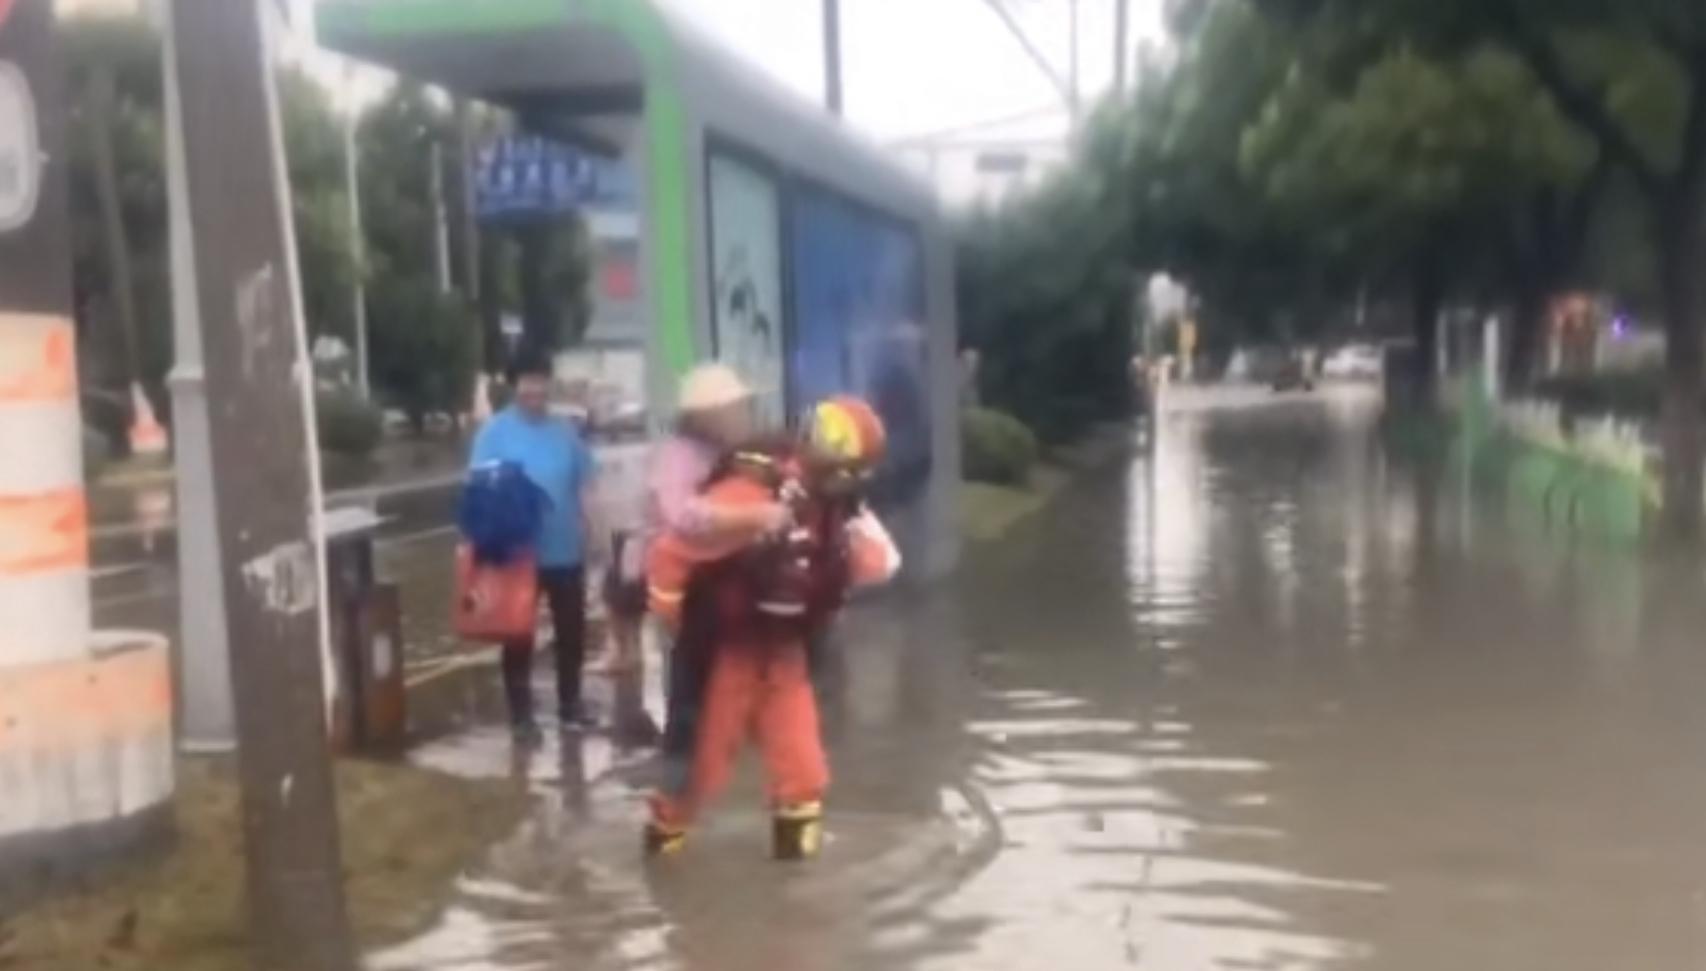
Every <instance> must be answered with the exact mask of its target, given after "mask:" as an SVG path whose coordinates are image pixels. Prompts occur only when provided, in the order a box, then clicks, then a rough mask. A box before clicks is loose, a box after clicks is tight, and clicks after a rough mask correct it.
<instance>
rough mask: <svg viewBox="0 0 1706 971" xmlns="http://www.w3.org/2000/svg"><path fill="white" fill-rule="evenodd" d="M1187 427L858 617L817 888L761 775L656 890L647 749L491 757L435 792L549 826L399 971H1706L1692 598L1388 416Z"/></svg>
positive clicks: (1704, 677) (840, 702)
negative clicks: (1506, 512)
mask: <svg viewBox="0 0 1706 971" xmlns="http://www.w3.org/2000/svg"><path fill="white" fill-rule="evenodd" d="M1180 404H1181V407H1180V409H1179V410H1177V411H1175V412H1174V413H1173V414H1170V415H1168V416H1166V417H1165V418H1164V419H1163V420H1162V421H1161V422H1159V423H1158V425H1157V427H1156V428H1155V429H1154V432H1153V435H1152V436H1150V437H1149V438H1147V439H1146V446H1145V448H1144V449H1142V450H1141V451H1140V453H1139V454H1138V455H1136V456H1135V458H1134V460H1133V461H1132V462H1131V463H1130V464H1129V466H1127V467H1125V468H1122V469H1121V470H1119V471H1118V472H1117V473H1115V474H1109V475H1106V476H1100V477H1091V478H1090V479H1089V480H1087V481H1086V482H1084V483H1082V484H1081V485H1079V486H1076V487H1074V489H1073V490H1072V491H1070V492H1069V494H1068V495H1067V496H1066V497H1065V498H1064V499H1063V500H1062V501H1061V503H1060V504H1059V505H1058V507H1057V508H1056V509H1055V510H1053V511H1051V512H1050V513H1048V514H1045V515H1044V516H1043V517H1041V518H1039V519H1037V520H1035V521H1033V522H1032V523H1030V524H1028V525H1027V526H1024V527H1022V528H1021V530H1020V531H1019V533H1018V534H1017V535H1016V536H1014V537H1013V538H1012V539H1011V540H1010V541H1009V542H1006V543H1004V544H1003V545H1001V546H1000V547H993V548H984V549H978V550H976V551H974V555H973V556H972V557H970V562H969V563H968V566H967V569H966V570H965V571H964V575H963V576H962V577H961V578H960V579H959V580H958V581H956V582H955V583H954V584H952V585H950V586H949V587H946V588H941V589H937V590H933V591H929V592H927V593H925V594H921V595H919V596H917V597H915V598H913V599H910V600H906V601H903V602H901V603H900V604H898V605H894V604H890V605H888V606H885V607H884V608H882V609H878V610H872V611H866V612H861V613H860V614H859V615H858V616H857V617H855V618H854V619H853V621H852V625H851V629H850V630H849V631H848V636H847V637H846V639H845V640H846V648H847V650H846V651H845V653H843V654H841V655H840V656H839V659H838V663H837V664H836V665H835V666H834V667H833V669H832V670H833V671H834V676H833V677H832V678H830V680H829V683H828V684H827V685H826V686H825V694H826V706H827V708H828V710H829V711H830V712H832V713H833V717H832V718H831V719H830V723H831V729H830V734H831V737H832V740H833V743H834V747H835V752H836V769H837V773H838V779H837V789H836V793H835V797H834V800H833V806H834V810H835V811H834V814H833V816H832V822H831V830H832V831H831V842H830V849H829V854H828V857H827V858H826V859H825V860H824V861H822V863H821V864H819V865H816V866H812V867H808V868H805V869H797V870H796V869H782V868H777V867H774V866H772V865H770V864H769V863H767V862H765V861H764V860H763V859H762V847H763V840H764V826H765V822H764V819H763V816H762V814H761V812H760V811H759V809H758V808H757V801H758V800H757V793H758V787H757V785H756V783H755V782H754V781H752V780H748V782H747V783H746V784H745V786H744V787H743V788H742V789H741V790H740V791H739V792H737V793H735V794H734V795H732V796H731V797H730V798H729V799H728V800H726V801H725V804H724V806H723V807H722V811H721V812H720V813H719V814H718V815H717V816H716V817H715V818H714V820H713V822H712V824H711V825H710V827H709V828H708V829H707V831H706V832H705V833H703V834H700V835H699V837H698V839H697V841H696V843H695V845H694V847H693V849H692V851H691V853H690V854H689V855H688V857H687V858H684V859H682V860H680V861H675V862H674V863H673V864H672V865H670V866H667V867H662V868H658V867H647V866H645V865H643V864H642V863H641V862H640V860H639V859H638V855H637V853H636V852H635V845H634V830H635V827H636V826H637V823H638V820H639V818H640V808H639V803H638V797H637V792H638V788H639V781H638V780H639V779H641V778H643V767H642V766H640V765H639V764H637V763H635V762H634V758H635V756H634V755H633V754H632V753H627V752H623V751H622V750H620V749H619V748H618V747H616V746H614V745H613V744H611V743H610V742H608V741H607V740H604V739H602V738H601V737H599V736H596V735H595V736H587V737H584V738H583V737H580V736H565V738H564V739H562V740H559V741H557V742H554V743H553V744H552V745H551V746H548V747H547V748H546V749H545V750H544V751H542V752H541V753H539V754H538V755H537V756H536V757H535V758H533V759H531V760H523V761H521V762H518V763H515V764H513V765H512V764H511V763H510V762H509V761H508V755H507V748H506V746H505V742H504V739H503V737H502V736H501V734H499V733H496V732H494V733H491V734H490V735H489V736H488V735H481V734H479V733H475V734H473V735H465V736H459V737H458V738H456V739H453V740H451V741H448V742H446V743H444V744H442V745H440V746H437V747H435V748H433V749H429V750H428V751H427V752H425V753H423V756H422V758H423V760H424V761H427V762H428V763H429V764H433V765H437V766H440V767H443V768H446V769H449V770H452V771H462V772H488V773H494V772H495V773H502V772H505V771H513V772H514V773H515V777H516V778H517V780H518V784H521V785H526V786H528V787H530V788H531V790H532V791H533V792H535V793H536V796H537V798H538V805H539V809H538V811H537V812H536V813H535V814H534V816H533V817H532V818H531V819H530V820H529V822H528V824H527V826H526V827H525V828H524V829H523V831H522V832H520V833H518V834H517V835H516V836H515V837H514V838H513V839H512V840H510V841H507V842H506V843H505V844H503V845H501V846H499V847H497V848H496V849H495V850H494V852H493V854H492V858H491V860H490V861H489V862H488V864H487V865H486V866H484V867H482V868H481V870H480V871H479V872H478V873H477V874H474V875H471V876H470V878H469V879H468V880H467V881H465V883H464V884H463V886H462V887H461V888H460V890H459V893H458V896H457V902H456V904H455V906H454V907H453V909H452V910H451V911H450V913H449V914H447V915H446V917H445V918H444V919H443V921H441V923H440V925H439V926H438V927H437V928H436V929H435V930H434V931H433V932H432V933H431V934H429V935H427V936H426V937H424V938H423V939H422V940H420V941H416V942H413V943H411V944H410V945H408V946H406V947H404V948H401V949H398V950H395V951H392V952H389V953H387V954H384V955H380V956H379V957H378V959H377V960H376V962H375V966H376V967H379V968H385V969H398V971H407V969H428V968H431V969H451V968H466V969H476V968H477V969H487V968H533V967H540V968H544V967H553V968H555V967H565V966H574V967H578V968H591V969H603V968H682V969H692V971H721V969H731V971H732V969H741V971H746V969H754V968H781V967H788V968H790V969H796V968H804V969H816V968H860V969H885V968H896V969H898V968H926V969H931V968H941V969H949V968H952V969H962V968H979V969H982V968H988V969H996V971H999V969H1033V968H1055V967H1062V968H1068V967H1070V968H1084V969H1100V968H1115V967H1120V968H1140V969H1157V971H1160V969H1168V971H1173V969H1196V968H1229V969H1276V971H1277V969H1287V971H1306V969H1331V968H1340V967H1354V968H1378V969H1399V971H1410V969H1415V971H1422V969H1427V971H1436V969H1440V968H1498V969H1501V971H1506V969H1531V968H1532V969H1536V971H1538V969H1543V968H1544V969H1548V971H1550V969H1558V968H1563V969H1576V968H1580V969H1584V971H1585V969H1594V971H1599V969H1602V968H1605V967H1641V968H1685V967H1698V966H1702V965H1703V964H1706V910H1703V909H1702V907H1701V905H1700V901H1701V900H1706V895H1703V894H1706V887H1703V885H1702V881H1703V878H1702V877H1701V876H1700V874H1702V873H1706V714H1703V708H1706V706H1701V705H1700V704H1699V703H1698V699H1699V698H1700V697H1701V696H1702V694H1703V693H1706V664H1703V662H1702V654H1703V653H1706V652H1702V650H1701V647H1700V636H1699V632H1700V631H1701V630H1706V623H1703V622H1706V598H1703V597H1701V596H1700V590H1701V584H1702V578H1701V576H1700V574H1699V572H1698V571H1697V570H1695V569H1693V568H1681V567H1677V566H1675V565H1667V564H1660V563H1655V562H1651V561H1648V560H1646V559H1644V558H1642V557H1641V556H1639V555H1636V554H1633V553H1627V552H1625V553H1617V552H1614V551H1608V550H1600V549H1593V548H1583V547H1579V546H1573V545H1571V544H1568V543H1562V542H1560V541H1559V539H1558V538H1557V537H1553V536H1548V535H1545V534H1544V533H1543V532H1540V531H1537V530H1535V529H1533V528H1531V527H1525V526H1523V525H1522V524H1521V522H1520V520H1506V519H1504V518H1503V517H1501V516H1498V515H1490V514H1489V513H1488V511H1487V508H1486V506H1485V505H1484V504H1483V503H1481V502H1479V501H1477V500H1476V499H1475V498H1474V497H1473V496H1470V495H1468V494H1466V493H1465V492H1464V489H1463V487H1462V480H1461V479H1459V478H1457V477H1455V476H1452V475H1450V474H1446V475H1435V474H1423V473H1422V472H1420V471H1418V470H1416V469H1414V468H1412V467H1410V466H1408V465H1406V464H1405V463H1403V462H1401V461H1399V460H1396V459H1394V458H1393V457H1391V456H1389V455H1387V454H1386V453H1385V452H1384V451H1383V450H1382V448H1381V446H1380V444H1379V440H1378V437H1377V435H1376V434H1375V427H1374V423H1375V419H1376V412H1375V410H1374V408H1373V406H1372V403H1371V402H1370V401H1368V400H1367V399H1360V400H1359V399H1356V398H1353V397H1336V396H1332V395H1327V396H1321V395H1317V396H1314V397H1312V398H1309V399H1296V400H1291V401H1286V402H1283V403H1279V404H1277V405H1276V404H1275V403H1274V402H1272V401H1269V400H1267V399H1266V398H1265V397H1264V398H1263V399H1261V400H1250V401H1245V402H1242V403H1238V402H1232V403H1230V405H1229V403H1228V402H1226V401H1214V400H1212V399H1205V400H1201V401H1192V400H1190V399H1185V400H1183V401H1182V402H1181V403H1180ZM1122 538H1123V542H1122V541H1121V539H1122ZM1110 540H1111V541H1110ZM562 746H572V749H571V748H564V747H562Z"/></svg>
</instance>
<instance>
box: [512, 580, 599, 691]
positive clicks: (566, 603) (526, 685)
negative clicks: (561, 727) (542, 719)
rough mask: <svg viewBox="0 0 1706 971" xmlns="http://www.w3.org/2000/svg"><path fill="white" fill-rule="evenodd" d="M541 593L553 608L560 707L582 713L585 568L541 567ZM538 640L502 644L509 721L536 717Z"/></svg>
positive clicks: (584, 641) (584, 662) (553, 644)
mask: <svg viewBox="0 0 1706 971" xmlns="http://www.w3.org/2000/svg"><path fill="white" fill-rule="evenodd" d="M539 593H540V595H541V596H543V597H544V598H545V602H546V603H548V604H549V605H550V607H551V626H552V628H553V629H554V631H555V636H554V637H553V638H552V641H551V650H552V653H553V654H554V655H555V656H556V662H557V705H558V710H559V712H560V713H561V714H562V715H563V716H571V715H574V714H578V713H579V711H580V706H581V669H582V668H583V667H585V665H586V570H585V568H584V567H579V566H564V567H556V566H546V567H540V568H539ZM533 654H534V645H533V638H531V637H530V638H528V639H526V640H521V641H512V642H510V643H508V644H505V645H504V647H503V678H504V697H505V699H506V700H507V701H508V702H509V717H510V720H511V721H513V722H517V723H523V722H531V721H532V720H533Z"/></svg>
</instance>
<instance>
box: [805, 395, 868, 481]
mask: <svg viewBox="0 0 1706 971" xmlns="http://www.w3.org/2000/svg"><path fill="white" fill-rule="evenodd" d="M802 431H803V432H804V437H805V441H806V446H807V448H808V450H809V451H810V452H811V457H812V458H813V459H815V460H817V461H819V462H826V463H828V464H831V465H837V466H841V467H844V468H852V469H858V470H861V471H869V470H871V469H874V468H876V467H877V465H879V464H880V463H881V462H882V460H883V455H884V454H885V452H886V451H887V448H888V434H887V432H886V431H885V430H884V429H883V420H882V418H881V417H880V416H878V414H877V412H876V409H874V408H872V407H871V406H870V405H868V404H866V403H865V402H864V401H862V400H860V399H858V398H853V397H848V396H837V397H834V398H829V399H827V400H825V401H822V402H819V403H818V404H817V405H816V406H814V407H813V408H812V409H811V411H810V412H809V413H808V414H807V415H806V422H805V427H804V429H802Z"/></svg>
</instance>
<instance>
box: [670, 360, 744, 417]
mask: <svg viewBox="0 0 1706 971" xmlns="http://www.w3.org/2000/svg"><path fill="white" fill-rule="evenodd" d="M752 397H753V394H752V389H751V388H749V387H747V384H746V382H745V381H742V380H741V378H740V375H739V374H736V373H735V370H734V368H731V367H729V366H728V365H726V364H716V363H711V364H701V365H699V366H697V367H695V368H694V369H693V370H691V371H689V372H687V376H686V377H684V378H682V379H681V400H680V403H679V407H680V409H681V410H682V411H715V410H716V409H718V408H726V407H728V406H729V405H735V404H740V403H741V402H743V401H750V400H752Z"/></svg>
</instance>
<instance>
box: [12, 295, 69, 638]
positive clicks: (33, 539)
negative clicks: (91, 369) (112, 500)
mask: <svg viewBox="0 0 1706 971" xmlns="http://www.w3.org/2000/svg"><path fill="white" fill-rule="evenodd" d="M82 436H83V427H82V422H81V419H80V418H79V413H78V407H77V352H76V338H75V336H74V335H73V333H72V329H71V322H70V321H68V320H65V319H62V318H56V317H46V316H40V315H34V314H5V315H3V316H0V442H5V443H6V450H7V452H8V454H7V456H6V457H5V460H4V461H0V617H5V618H7V619H8V620H12V619H14V618H28V623H8V624H7V625H6V627H5V632H4V635H3V636H4V639H5V640H4V643H0V665H6V666H16V665H22V664H36V663H43V662H49V661H64V660H69V659H72V658H77V657H82V656H83V655H84V654H86V653H87V652H88V649H89V516H88V503H87V501H86V499H85V496H84V493H83V451H82V448H83V445H82V443H83V437H82Z"/></svg>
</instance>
